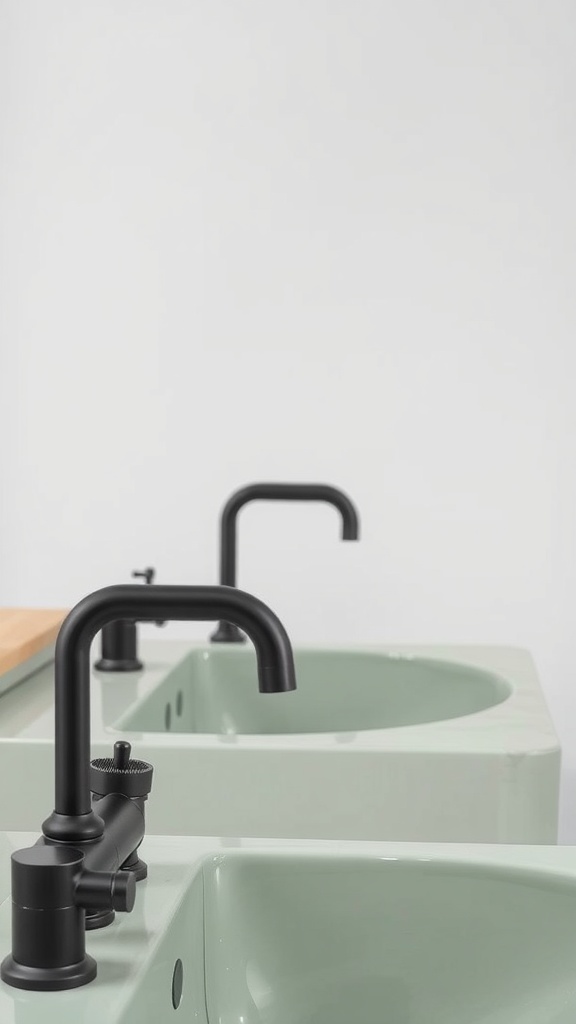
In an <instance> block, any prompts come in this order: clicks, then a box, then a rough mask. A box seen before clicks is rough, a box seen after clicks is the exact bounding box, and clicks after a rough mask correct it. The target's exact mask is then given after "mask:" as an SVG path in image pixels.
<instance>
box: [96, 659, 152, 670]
mask: <svg viewBox="0 0 576 1024" xmlns="http://www.w3.org/2000/svg"><path fill="white" fill-rule="evenodd" d="M94 668H95V669H96V671H97V672H141V671H142V669H143V668H144V665H143V664H142V662H141V661H139V660H138V658H100V659H99V660H98V661H95V662H94Z"/></svg>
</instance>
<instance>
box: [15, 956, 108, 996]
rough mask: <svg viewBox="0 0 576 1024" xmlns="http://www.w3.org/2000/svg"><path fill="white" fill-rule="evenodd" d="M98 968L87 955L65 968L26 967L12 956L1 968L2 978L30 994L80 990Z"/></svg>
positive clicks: (92, 977)
mask: <svg viewBox="0 0 576 1024" xmlns="http://www.w3.org/2000/svg"><path fill="white" fill-rule="evenodd" d="M96 972H97V967H96V961H95V960H94V959H93V957H91V956H88V954H86V955H85V957H84V959H83V960H80V962H79V963H76V964H67V965H66V966H65V967H26V966H25V964H19V963H18V961H17V960H15V959H14V957H13V956H12V955H10V956H7V957H5V958H4V960H3V961H2V965H1V966H0V977H1V978H2V981H5V982H6V983H7V984H8V985H12V987H13V988H23V989H27V990H28V991H29V992H62V991H64V990H65V989H69V988H80V986H81V985H87V984H88V982H90V981H93V980H94V978H95V977H96Z"/></svg>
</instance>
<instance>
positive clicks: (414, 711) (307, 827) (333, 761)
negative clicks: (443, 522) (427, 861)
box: [0, 640, 560, 843]
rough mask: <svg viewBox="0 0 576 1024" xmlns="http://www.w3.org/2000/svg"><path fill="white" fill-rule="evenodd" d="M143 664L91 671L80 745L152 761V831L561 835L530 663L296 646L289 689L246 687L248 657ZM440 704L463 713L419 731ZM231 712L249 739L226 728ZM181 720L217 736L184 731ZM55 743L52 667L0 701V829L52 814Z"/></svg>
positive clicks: (515, 658) (489, 652) (183, 649)
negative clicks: (294, 684) (128, 751)
mask: <svg viewBox="0 0 576 1024" xmlns="http://www.w3.org/2000/svg"><path fill="white" fill-rule="evenodd" d="M141 654H142V656H143V658H144V663H145V668H144V671H143V672H140V673H125V674H122V673H118V674H115V673H108V674H106V673H93V678H92V686H91V692H92V751H93V756H95V757H102V756H107V755H108V756H109V754H110V751H111V748H112V745H113V743H114V741H115V740H116V739H118V738H120V737H122V738H126V739H128V740H129V741H130V742H131V743H132V745H133V748H134V752H135V756H138V757H142V758H144V759H145V760H148V761H150V762H151V763H152V764H153V765H154V768H155V776H154V786H153V790H152V794H151V797H150V799H149V801H148V804H147V818H148V830H149V832H154V833H157V834H170V833H171V834H187V835H195V834H198V833H200V834H205V835H224V836H226V835H239V834H244V835H246V834H247V835H252V836H267V837H272V836H274V837H284V838H307V837H314V838H318V839H330V838H343V839H390V840H397V839H398V840H404V841H422V840H429V841H445V842H511V843H554V842H555V841H556V835H557V822H558V789H559V765H560V751H559V746H558V740H557V738H556V735H555V732H554V729H553V726H552V724H551V722H550V718H549V715H548V712H547V709H546V705H545V702H544V699H543V696H542V692H541V690H540V686H539V683H538V678H537V675H536V672H535V669H534V665H533V663H532V660H531V658H530V656H529V655H528V654H527V653H526V652H523V651H519V650H515V649H509V648H489V647H486V648H473V647H463V648H449V647H437V648H434V647H428V648H394V649H386V650H384V649H378V648H375V649H373V650H369V649H362V650H359V651H351V650H342V651H338V652H336V651H315V650H306V649H297V651H296V658H297V662H298V665H299V666H301V671H300V672H299V676H300V678H299V680H298V683H299V689H298V690H297V691H296V693H288V694H260V693H259V692H258V688H257V683H256V678H255V676H254V672H253V668H254V666H253V660H252V657H253V656H252V655H251V653H250V650H249V649H244V648H242V650H240V651H238V649H236V650H235V651H231V650H230V649H229V648H228V649H225V650H224V649H222V648H220V649H217V650H215V647H214V645H212V646H209V645H196V646H194V645H192V646H191V645H190V644H189V643H176V642H171V641H166V640H159V641H158V640H157V641H151V642H148V643H145V642H144V643H142V644H141ZM228 664H229V665H230V666H231V669H230V673H229V674H228V672H227V668H226V666H227V665H228ZM238 666H240V669H241V670H242V672H240V669H239V668H238ZM463 666H464V667H463ZM354 667H355V669H356V671H355V672H352V668H354ZM242 673H244V674H243V675H242ZM378 680H380V682H378ZM235 686H236V687H237V692H236V690H235ZM212 687H213V688H214V690H215V693H214V695H213V696H212V695H211V693H210V691H211V689H212ZM199 694H201V695H202V698H203V700H204V705H203V706H202V702H201V700H200V698H199ZM355 694H356V695H357V696H355ZM506 694H509V695H508V696H506ZM244 703H246V711H244V710H243V706H244ZM480 705H481V706H480ZM474 707H476V710H472V709H473V708H474ZM227 708H228V709H231V710H227ZM259 708H261V709H262V710H258V709H259ZM440 708H442V713H444V714H449V713H452V714H454V712H455V710H456V708H458V710H459V711H460V716H459V717H448V718H444V719H436V720H430V716H431V715H435V714H436V715H437V714H438V713H439V709H440ZM226 714H229V715H230V718H229V725H228V726H226V719H225V715H226ZM372 714H374V717H375V720H374V724H373V727H372V728H367V727H366V726H367V725H368V724H369V719H370V716H371V715H372ZM242 715H244V716H245V718H244V720H243V721H244V722H246V717H249V718H251V721H254V719H255V718H256V717H257V716H258V722H259V725H260V728H261V729H262V731H261V732H254V733H246V732H242V731H238V729H239V727H240V726H242V724H243V721H242V719H241V716H242ZM418 715H419V716H420V719H421V720H420V721H419V722H417V723H414V718H415V717H417V716H418ZM193 716H196V720H198V717H200V718H201V719H202V723H201V724H203V726H204V727H208V725H209V724H211V727H216V726H217V725H218V726H219V727H220V728H222V730H223V731H221V732H204V731H198V732H191V731H188V730H184V729H183V728H182V727H181V725H180V724H179V723H182V724H186V721H188V722H189V723H191V722H192V718H193ZM232 716H233V717H232ZM354 716H356V717H354ZM422 719H427V720H422ZM406 722H408V723H410V722H411V723H412V724H401V723H406ZM167 723H168V725H169V728H167ZM287 723H288V724H289V725H290V728H291V729H292V728H294V727H295V726H296V725H298V727H300V728H302V729H304V728H305V727H306V731H302V732H292V731H280V727H281V725H282V724H284V727H285V728H286V725H287ZM158 724H159V725H160V728H159V729H158ZM162 725H163V726H164V727H163V728H162ZM353 725H356V726H358V728H353V727H352V726H353ZM328 726H330V730H331V731H329V730H328ZM359 726H362V728H360V727H359ZM252 727H253V726H252ZM272 727H273V728H274V729H278V731H275V732H270V731H267V730H269V729H270V728H272ZM310 728H318V729H319V730H320V731H318V732H311V731H310ZM53 735H54V706H53V672H52V667H51V666H49V667H45V668H42V669H40V670H38V671H37V672H36V673H34V674H33V675H31V676H30V677H29V678H28V679H26V680H25V681H23V682H21V683H19V684H18V685H16V686H14V687H13V688H12V689H11V690H10V691H9V692H8V693H5V694H4V695H3V696H1V697H0V777H2V778H4V779H12V778H17V779H18V786H17V787H12V786H10V785H6V786H3V787H0V822H1V823H2V824H3V826H4V827H6V828H11V829H37V828H38V827H39V825H40V823H41V822H42V821H43V820H44V818H45V817H46V815H47V814H48V813H49V812H50V810H51V809H52V807H53V806H54V803H53V801H54V796H53V777H54V776H53V756H54V755H53Z"/></svg>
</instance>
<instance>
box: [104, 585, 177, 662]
mask: <svg viewBox="0 0 576 1024" xmlns="http://www.w3.org/2000/svg"><path fill="white" fill-rule="evenodd" d="M132 576H133V577H134V578H135V579H143V580H144V583H146V584H147V585H150V584H152V583H154V577H155V576H156V570H155V569H153V568H152V566H148V567H147V568H146V569H142V570H140V569H134V571H133V573H132ZM156 625H157V626H162V625H163V622H157V623H156ZM94 668H95V669H97V670H98V672H141V671H142V669H143V668H144V665H143V664H142V662H141V661H140V658H139V657H138V631H137V629H136V622H135V620H134V619H117V620H116V621H115V622H107V623H106V625H105V626H103V627H102V636H101V654H100V658H99V659H98V661H97V662H96V663H95V665H94Z"/></svg>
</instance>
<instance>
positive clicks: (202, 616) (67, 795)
mask: <svg viewBox="0 0 576 1024" xmlns="http://www.w3.org/2000/svg"><path fill="white" fill-rule="evenodd" d="M220 617H224V618H225V619H226V620H227V621H230V622H232V623H235V624H237V625H238V626H240V627H241V628H242V629H243V630H245V631H246V633H247V634H248V636H249V637H250V639H251V640H252V641H253V643H254V646H255V648H256V654H257V660H258V679H259V686H260V690H261V692H262V693H281V692H283V691H287V690H294V689H295V688H296V679H295V672H294V659H293V654H292V646H291V644H290V640H289V638H288V635H287V633H286V630H285V629H284V626H283V625H282V623H281V622H280V620H279V619H278V618H277V616H276V615H275V614H274V612H273V611H271V609H270V608H268V606H267V605H265V604H264V603H263V602H262V601H259V600H258V599H257V598H255V597H253V596H252V595H251V594H247V593H245V592H244V591H242V590H236V589H234V588H232V587H215V586H213V587H193V586H191V587H185V586H153V587H141V586H138V585H137V584H133V585H120V586H112V587H105V588H104V589H102V590H97V591H95V592H94V593H93V594H90V595H89V596H88V597H85V598H84V599H83V600H82V601H80V602H79V604H77V605H76V606H75V608H73V609H72V611H71V612H70V613H69V615H68V616H67V617H66V619H65V620H64V622H63V624H62V627H61V629H60V632H59V634H58V639H57V641H56V654H55V704H56V707H55V712H56V743H55V756H56V806H55V811H54V813H53V815H51V817H50V818H49V819H48V820H47V821H46V822H45V823H44V834H45V835H46V836H49V837H51V838H54V839H63V838H70V839H72V838H74V837H75V836H76V834H77V833H78V831H79V830H80V832H82V834H83V835H84V836H85V838H91V837H93V836H97V835H99V834H101V831H102V830H101V822H99V819H98V816H97V815H94V812H93V811H92V810H91V798H90V784H89V779H90V667H89V654H90V644H91V642H92V640H93V639H94V636H95V635H96V633H97V632H98V630H100V629H102V627H103V626H105V625H106V623H108V622H111V621H113V620H116V619H128V618H130V619H136V620H140V621H149V620H150V621H154V620H157V619H167V620H178V621H181V622H187V621H211V620H215V619H219V618H220ZM79 817H83V819H84V820H83V822H80V821H79Z"/></svg>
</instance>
